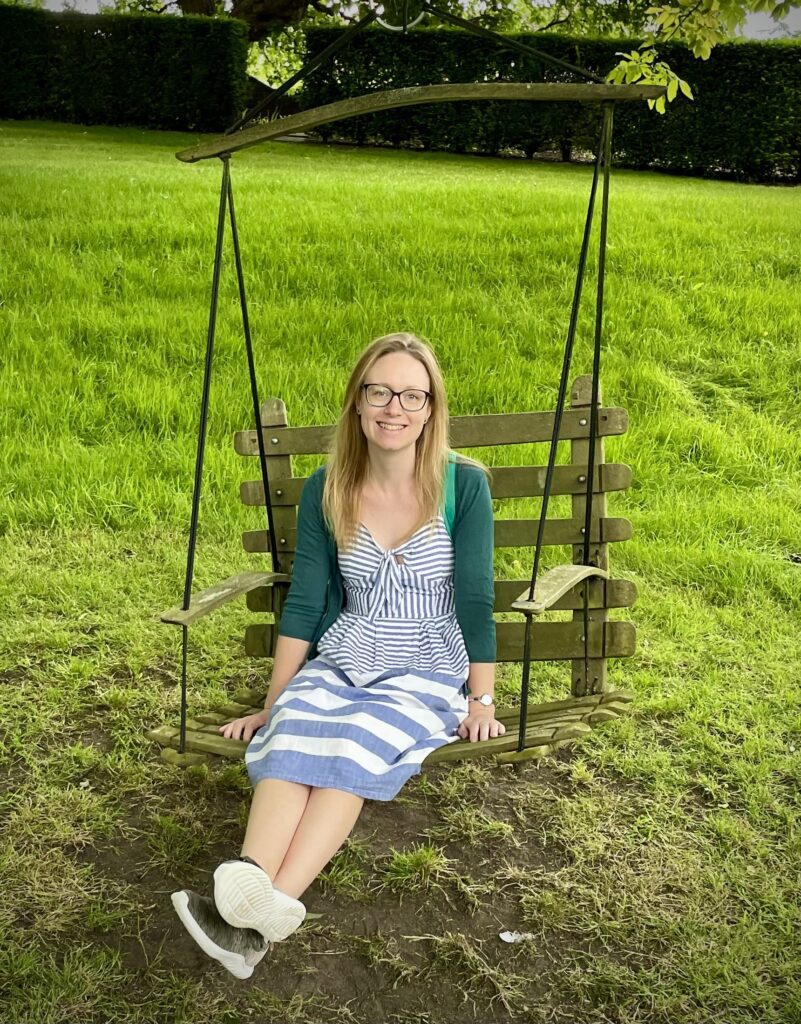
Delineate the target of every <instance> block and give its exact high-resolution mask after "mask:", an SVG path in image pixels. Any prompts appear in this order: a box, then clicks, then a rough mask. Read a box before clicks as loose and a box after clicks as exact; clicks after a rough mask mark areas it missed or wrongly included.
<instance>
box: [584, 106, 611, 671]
mask: <svg viewBox="0 0 801 1024" xmlns="http://www.w3.org/2000/svg"><path fill="white" fill-rule="evenodd" d="M613 112H614V108H613V105H612V104H611V103H605V104H604V124H603V131H602V149H603V166H604V182H603V191H602V193H601V231H600V238H599V242H598V284H597V290H596V295H595V338H594V341H593V353H592V396H591V398H590V436H589V443H588V446H587V490H586V500H585V506H584V550H583V552H582V562H583V563H584V565H593V564H595V563H593V562H591V561H590V529H591V526H592V502H593V493H594V486H593V477H594V475H595V443H596V438H597V436H598V403H599V394H600V377H601V335H602V331H603V312H604V276H605V270H606V232H607V222H608V219H609V169H610V162H611V153H612V118H613ZM600 483H601V482H600V481H599V482H598V484H599V486H600ZM600 529H601V523H600V519H599V521H598V530H599V537H598V543H599V544H600V543H601V540H602V538H601V537H600ZM583 624H584V680H585V683H587V681H588V680H589V678H590V656H589V644H590V580H589V579H587V580H585V581H584V619H583Z"/></svg>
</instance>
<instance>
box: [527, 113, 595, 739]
mask: <svg viewBox="0 0 801 1024" xmlns="http://www.w3.org/2000/svg"><path fill="white" fill-rule="evenodd" d="M604 123H605V122H604ZM603 138H604V129H603V128H602V130H601V141H600V143H599V145H598V152H597V154H596V157H595V164H594V167H593V173H592V186H591V188H590V198H589V203H588V204H587V216H586V219H585V221H584V235H583V237H582V240H581V251H580V253H579V262H578V268H577V270H576V283H575V286H574V289H573V305H572V307H571V310H570V323H569V326H568V329H567V338H566V340H565V351H564V356H563V358H562V373H561V376H560V378H559V393H558V396H557V399H556V409H555V411H554V420H553V431H552V433H551V447H550V450H549V452H548V466H547V468H546V470H545V486H544V487H543V493H542V506H541V508H540V518H539V523H538V524H537V540H536V544H535V546H534V559H533V565H532V569H531V583H530V585H529V591H528V599H529V601H533V600H534V589H535V587H536V583H537V575H538V572H539V565H540V556H541V554H542V547H543V540H544V537H545V520H546V518H547V515H548V503H549V501H550V497H551V488H552V486H553V473H554V466H555V465H556V448H557V444H558V442H559V434H560V431H561V427H562V411H563V408H564V403H565V397H566V395H567V381H568V376H569V374H570V363H571V359H572V356H573V342H574V340H575V336H576V324H577V322H578V313H579V306H580V304H581V291H582V286H583V284H584V271H585V268H586V264H587V251H588V249H589V244H590V234H591V232H592V219H593V213H594V210H595V194H596V192H597V189H598V174H599V169H600V164H601V158H602V154H603ZM532 618H533V616H532V615H531V614H530V613H529V614H527V615H526V628H525V631H524V635H523V677H522V681H521V687H520V719H519V723H518V738H517V749H518V751H521V750H523V748H524V747H525V738H526V728H527V726H528V690H529V681H530V676H531V625H532Z"/></svg>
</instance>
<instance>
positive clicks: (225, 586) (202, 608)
mask: <svg viewBox="0 0 801 1024" xmlns="http://www.w3.org/2000/svg"><path fill="white" fill-rule="evenodd" d="M291 579H292V577H291V576H288V575H287V574H286V573H283V572H240V573H237V575H236V576H229V577H228V579H227V580H221V581H220V582H219V583H215V584H214V586H213V587H207V589H206V590H201V591H200V592H199V593H197V594H194V595H193V596H192V599H191V600H190V602H189V607H188V608H181V607H178V608H170V609H169V611H166V612H162V614H161V621H162V622H169V623H172V624H173V625H176V626H188V625H190V624H191V623H192V622H196V621H197V620H198V619H202V618H203V616H204V615H208V614H209V612H212V611H214V610H215V608H221V607H222V606H223V605H224V604H228V602H229V601H233V599H234V598H235V597H242V596H243V595H245V594H248V593H250V591H251V590H255V589H256V587H266V586H272V584H274V583H289V582H290V581H291Z"/></svg>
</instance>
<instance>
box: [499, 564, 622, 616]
mask: <svg viewBox="0 0 801 1024" xmlns="http://www.w3.org/2000/svg"><path fill="white" fill-rule="evenodd" d="M590 576H600V577H601V578H602V579H605V580H608V579H609V573H608V572H607V570H606V569H599V568H597V566H594V565H557V566H555V567H554V568H553V569H549V570H548V572H546V573H543V575H542V576H541V577H540V578H539V579H538V580H537V584H536V586H535V587H534V600H533V601H529V599H528V591H527V590H524V591H523V593H522V594H521V595H520V597H518V599H517V600H516V601H513V602H512V608H513V609H514V611H516V612H524V613H525V614H527V615H541V614H542V613H543V612H546V611H548V609H549V608H551V607H553V605H555V604H556V602H557V601H558V600H559V598H560V597H563V596H564V595H565V594H566V593H567V592H568V590H572V588H573V587H575V585H576V584H577V583H581V581H582V580H586V579H588V578H589V577H590Z"/></svg>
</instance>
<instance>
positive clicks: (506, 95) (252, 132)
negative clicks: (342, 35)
mask: <svg viewBox="0 0 801 1024" xmlns="http://www.w3.org/2000/svg"><path fill="white" fill-rule="evenodd" d="M664 94H665V86H663V85H607V84H603V85H602V84H600V83H599V84H594V85H590V84H586V83H584V82H579V83H573V82H449V83H448V84H447V85H414V86H410V87H407V88H404V89H382V90H379V91H376V92H372V93H367V94H366V95H364V96H352V97H349V98H348V99H345V100H337V102H336V103H327V104H325V105H324V106H322V107H314V108H313V109H311V110H302V111H300V113H297V114H290V115H288V116H287V117H279V118H275V119H274V120H272V121H260V122H259V123H258V124H256V125H254V126H252V127H250V128H243V129H240V130H239V131H238V132H232V133H231V134H230V135H223V136H222V137H221V138H218V139H213V140H211V141H209V142H201V143H199V144H198V145H196V146H191V147H190V148H189V149H182V150H180V152H178V153H176V154H175V155H176V157H177V158H178V159H179V160H182V161H184V163H194V162H195V161H197V160H208V159H210V158H211V157H215V156H222V155H223V154H224V153H236V152H237V151H238V150H240V149H246V148H247V147H248V146H257V145H258V144H259V143H260V142H266V141H268V140H269V139H277V138H280V137H281V136H282V135H292V134H296V133H298V132H304V133H305V132H308V131H311V130H312V129H313V128H317V127H319V126H320V125H322V124H330V123H331V122H332V121H342V120H344V119H346V118H350V117H358V116H359V115H361V114H369V113H375V112H377V111H380V110H395V109H397V108H399V107H411V106H417V105H419V104H428V103H454V102H460V101H463V100H497V101H504V100H506V101H512V100H514V101H520V100H522V101H535V102H547V103H553V102H565V101H581V102H582V103H605V102H611V103H631V102H636V101H637V100H642V99H656V98H657V97H659V96H663V95H664Z"/></svg>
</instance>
